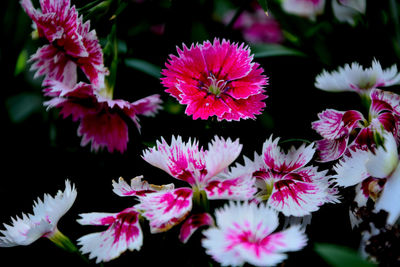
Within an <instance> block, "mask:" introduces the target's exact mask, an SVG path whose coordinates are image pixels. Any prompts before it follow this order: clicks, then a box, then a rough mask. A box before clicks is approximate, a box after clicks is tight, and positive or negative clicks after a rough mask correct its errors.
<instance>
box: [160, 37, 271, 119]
mask: <svg viewBox="0 0 400 267" xmlns="http://www.w3.org/2000/svg"><path fill="white" fill-rule="evenodd" d="M177 50H178V56H173V55H172V56H171V57H170V60H169V61H168V63H166V64H165V66H166V69H164V70H162V72H161V73H162V74H163V75H164V76H165V77H163V78H162V79H161V80H162V84H163V85H164V86H165V87H166V92H168V93H170V94H171V95H172V96H173V97H175V98H176V99H178V100H179V102H180V103H181V104H186V105H187V108H186V114H187V115H193V119H198V118H200V119H208V118H209V117H212V116H214V115H215V116H217V118H218V120H228V121H231V120H240V119H248V118H252V119H254V118H255V115H258V114H261V111H262V109H263V108H264V107H265V104H264V103H263V102H262V100H264V99H265V98H267V96H265V95H263V94H264V92H265V91H264V89H263V87H264V86H265V85H266V84H267V78H266V77H265V76H264V75H262V72H263V69H262V68H260V65H259V64H256V63H253V62H252V60H253V57H252V56H250V50H249V49H248V47H244V45H243V44H241V45H238V44H236V43H231V42H229V41H227V40H222V42H221V41H220V40H219V39H217V38H216V39H215V40H214V42H213V43H211V42H210V41H206V42H204V43H203V44H202V45H198V44H197V45H196V46H194V45H192V46H191V47H190V49H188V48H187V47H186V46H185V45H184V46H183V50H180V49H179V48H178V49H177Z"/></svg>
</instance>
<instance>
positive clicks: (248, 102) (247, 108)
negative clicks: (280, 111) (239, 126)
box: [218, 94, 267, 121]
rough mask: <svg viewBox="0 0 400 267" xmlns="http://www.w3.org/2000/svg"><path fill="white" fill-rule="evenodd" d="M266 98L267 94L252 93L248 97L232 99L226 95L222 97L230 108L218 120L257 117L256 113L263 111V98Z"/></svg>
mask: <svg viewBox="0 0 400 267" xmlns="http://www.w3.org/2000/svg"><path fill="white" fill-rule="evenodd" d="M266 98H267V96H266V95H264V94H257V95H252V96H249V97H248V98H246V99H232V98H231V97H229V96H224V97H223V98H222V99H223V101H224V102H225V104H226V105H227V106H228V107H229V110H227V112H225V113H223V114H222V116H219V117H218V120H223V119H225V120H227V121H232V120H234V121H238V120H240V119H255V115H259V114H261V113H262V111H263V109H264V107H265V103H264V102H263V101H262V100H264V99H266Z"/></svg>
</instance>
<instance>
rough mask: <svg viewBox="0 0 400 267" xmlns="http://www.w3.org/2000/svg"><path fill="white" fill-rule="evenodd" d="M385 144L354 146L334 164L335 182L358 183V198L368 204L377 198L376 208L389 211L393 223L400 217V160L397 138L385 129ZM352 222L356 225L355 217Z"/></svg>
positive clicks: (383, 136)
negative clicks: (358, 147)
mask: <svg viewBox="0 0 400 267" xmlns="http://www.w3.org/2000/svg"><path fill="white" fill-rule="evenodd" d="M382 138H383V145H382V146H378V145H376V147H375V149H374V152H372V151H370V150H363V149H358V150H354V151H353V150H351V151H350V153H349V155H345V156H344V157H343V158H341V159H340V161H339V163H337V164H336V165H335V166H334V170H335V171H336V175H335V176H334V177H335V179H336V182H337V184H338V185H340V186H344V187H349V186H354V185H358V187H357V196H356V201H357V204H358V205H359V207H361V206H365V205H366V203H367V200H368V199H369V198H371V199H372V200H373V201H375V202H376V204H375V209H376V210H380V209H383V210H386V211H387V212H388V213H389V217H388V223H389V224H391V225H392V224H394V223H395V222H396V220H397V219H398V218H399V217H400V208H399V205H397V204H396V203H398V201H397V200H400V198H399V194H398V192H399V191H398V190H400V167H399V166H400V164H399V154H398V150H397V144H396V140H395V138H394V136H393V134H392V133H389V132H387V131H384V132H383V133H382ZM351 218H352V224H353V225H356V224H357V221H356V218H355V217H351Z"/></svg>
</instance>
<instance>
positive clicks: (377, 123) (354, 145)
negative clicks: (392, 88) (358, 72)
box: [312, 89, 400, 162]
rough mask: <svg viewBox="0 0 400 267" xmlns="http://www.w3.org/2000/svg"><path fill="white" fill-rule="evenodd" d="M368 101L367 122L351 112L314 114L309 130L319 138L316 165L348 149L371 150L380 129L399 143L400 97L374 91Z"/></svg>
mask: <svg viewBox="0 0 400 267" xmlns="http://www.w3.org/2000/svg"><path fill="white" fill-rule="evenodd" d="M370 98H371V106H370V109H369V120H368V121H367V120H366V119H365V118H364V116H363V115H362V114H361V113H360V112H358V111H355V110H350V111H346V112H342V111H337V110H333V109H328V110H325V111H323V112H322V113H320V114H318V117H319V119H320V120H318V121H315V122H313V123H312V128H313V129H314V130H316V131H317V132H318V133H319V134H320V135H321V136H322V137H323V139H322V140H319V141H317V150H318V155H319V157H320V159H319V161H321V162H327V161H332V160H336V159H338V158H340V157H341V156H342V155H343V154H344V153H346V152H347V151H349V149H360V148H362V149H374V143H375V141H374V134H375V133H377V131H380V129H381V128H382V127H383V128H384V129H385V130H386V131H388V132H391V133H392V134H393V135H394V136H395V139H396V140H397V142H398V141H399V138H400V133H399V131H400V107H399V101H400V96H398V95H396V94H394V93H391V92H387V91H382V90H379V89H374V90H372V91H371V94H370ZM355 130H357V132H356V136H355V138H354V140H353V141H352V142H351V143H350V144H349V142H350V137H351V134H352V133H353V132H354V131H355Z"/></svg>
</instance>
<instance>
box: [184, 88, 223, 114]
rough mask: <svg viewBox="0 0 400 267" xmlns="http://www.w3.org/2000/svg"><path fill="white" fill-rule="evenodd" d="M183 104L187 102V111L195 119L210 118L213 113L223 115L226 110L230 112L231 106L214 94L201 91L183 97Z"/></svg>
mask: <svg viewBox="0 0 400 267" xmlns="http://www.w3.org/2000/svg"><path fill="white" fill-rule="evenodd" d="M181 103H182V104H187V108H186V110H185V113H186V114H187V115H193V119H194V120H196V119H198V118H200V119H202V120H206V119H208V117H211V116H213V115H216V116H217V117H222V115H223V114H224V113H225V112H230V109H229V107H228V106H227V105H226V104H225V103H224V102H222V101H220V99H218V98H217V97H216V96H214V95H207V94H206V93H205V92H202V91H199V92H198V93H197V94H196V95H190V96H188V95H186V96H184V97H182V101H181Z"/></svg>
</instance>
